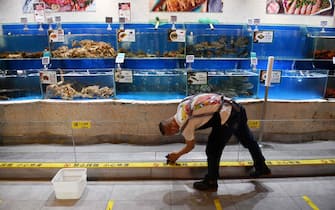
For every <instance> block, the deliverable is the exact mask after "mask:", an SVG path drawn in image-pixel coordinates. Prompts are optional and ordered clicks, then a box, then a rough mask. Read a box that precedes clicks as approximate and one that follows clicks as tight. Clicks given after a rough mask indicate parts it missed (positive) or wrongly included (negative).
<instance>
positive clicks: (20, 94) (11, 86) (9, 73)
mask: <svg viewBox="0 0 335 210" xmlns="http://www.w3.org/2000/svg"><path fill="white" fill-rule="evenodd" d="M39 78H40V77H39V73H38V71H36V70H0V100H26V99H40V98H41V97H42V95H41V86H40V79H39Z"/></svg>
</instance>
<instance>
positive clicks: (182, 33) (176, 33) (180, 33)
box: [168, 29, 186, 42]
mask: <svg viewBox="0 0 335 210" xmlns="http://www.w3.org/2000/svg"><path fill="white" fill-rule="evenodd" d="M168 40H169V41H172V42H185V41H186V30H183V29H177V30H170V31H169V37H168Z"/></svg>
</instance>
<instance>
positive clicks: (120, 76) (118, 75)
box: [114, 70, 133, 83]
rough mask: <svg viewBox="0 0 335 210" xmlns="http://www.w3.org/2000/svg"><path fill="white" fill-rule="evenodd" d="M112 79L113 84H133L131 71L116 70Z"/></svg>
mask: <svg viewBox="0 0 335 210" xmlns="http://www.w3.org/2000/svg"><path fill="white" fill-rule="evenodd" d="M114 78H115V82H119V83H133V72H132V71H131V70H116V71H115V74H114Z"/></svg>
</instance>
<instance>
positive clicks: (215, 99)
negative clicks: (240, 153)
mask: <svg viewBox="0 0 335 210" xmlns="http://www.w3.org/2000/svg"><path fill="white" fill-rule="evenodd" d="M247 121H248V119H247V115H246V112H245V109H244V107H242V106H241V105H240V104H237V103H236V102H234V101H232V100H231V99H229V98H226V97H224V96H222V95H219V94H214V93H204V94H199V95H194V96H189V97H186V98H185V99H183V100H182V101H181V102H180V104H179V105H178V108H177V112H176V114H175V115H174V116H173V117H171V118H169V119H166V120H163V121H162V122H160V124H159V129H160V131H161V133H162V134H163V135H165V136H171V135H175V134H178V133H181V134H182V135H183V136H184V138H185V143H186V144H185V146H184V147H183V148H182V149H180V150H179V151H176V152H172V153H170V154H169V155H168V156H167V158H168V161H170V162H175V161H177V160H178V159H179V158H180V156H182V155H184V154H186V153H188V152H190V151H191V150H192V149H193V148H194V146H195V139H194V133H195V131H196V130H200V129H206V128H210V127H211V128H212V131H211V132H210V134H209V136H208V141H207V145H206V156H207V164H208V169H207V170H208V172H207V175H206V176H205V178H204V179H203V180H202V181H199V182H195V183H194V184H193V187H194V188H195V189H197V190H206V191H216V190H217V188H218V184H217V180H218V179H219V166H220V160H221V155H222V152H223V149H224V147H225V145H226V144H227V142H228V141H229V139H230V138H231V136H232V135H235V136H236V138H237V139H238V141H239V142H240V143H241V144H242V145H243V146H244V147H245V148H247V149H248V150H249V152H250V154H251V157H252V159H253V162H254V171H253V172H251V174H250V176H252V177H260V176H263V175H269V174H271V171H270V169H269V168H268V167H267V165H266V164H265V158H264V156H263V154H262V152H261V149H260V148H259V146H258V143H257V141H255V139H254V136H253V134H252V133H251V131H250V129H249V127H248V124H247Z"/></svg>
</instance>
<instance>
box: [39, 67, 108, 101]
mask: <svg viewBox="0 0 335 210" xmlns="http://www.w3.org/2000/svg"><path fill="white" fill-rule="evenodd" d="M67 71H69V70H67ZM57 80H59V82H57V83H56V84H49V85H46V87H45V94H44V97H45V98H49V99H63V100H73V99H108V98H111V97H113V96H114V86H113V72H112V71H111V70H87V71H82V70H73V72H66V71H65V72H64V70H61V71H60V73H59V74H58V75H57Z"/></svg>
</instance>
